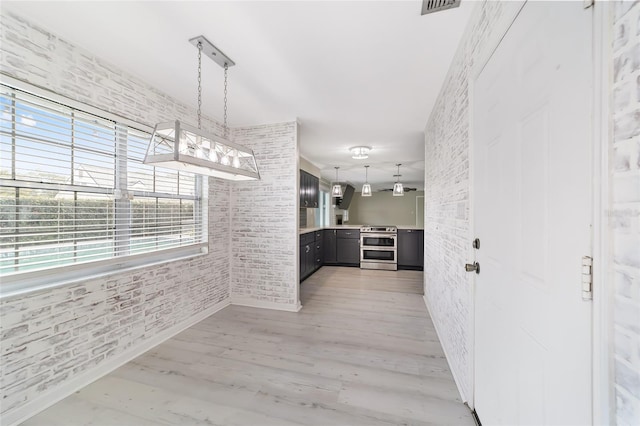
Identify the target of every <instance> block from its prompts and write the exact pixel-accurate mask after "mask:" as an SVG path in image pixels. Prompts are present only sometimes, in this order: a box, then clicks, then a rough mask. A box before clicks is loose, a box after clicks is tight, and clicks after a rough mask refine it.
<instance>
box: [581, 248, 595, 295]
mask: <svg viewBox="0 0 640 426" xmlns="http://www.w3.org/2000/svg"><path fill="white" fill-rule="evenodd" d="M592 299H593V259H592V258H591V257H590V256H583V257H582V300H592Z"/></svg>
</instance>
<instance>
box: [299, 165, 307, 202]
mask: <svg viewBox="0 0 640 426" xmlns="http://www.w3.org/2000/svg"><path fill="white" fill-rule="evenodd" d="M306 174H307V173H306V172H305V171H303V170H300V207H305V205H304V201H305V197H306V196H307V179H306V177H305V176H306Z"/></svg>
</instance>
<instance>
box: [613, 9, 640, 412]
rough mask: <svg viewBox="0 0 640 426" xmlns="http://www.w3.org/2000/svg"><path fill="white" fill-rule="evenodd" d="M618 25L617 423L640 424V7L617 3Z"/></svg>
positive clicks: (615, 210)
mask: <svg viewBox="0 0 640 426" xmlns="http://www.w3.org/2000/svg"><path fill="white" fill-rule="evenodd" d="M610 10H611V20H612V22H613V43H612V51H613V58H612V67H613V99H612V101H613V102H612V104H613V105H612V116H613V117H612V118H613V140H612V141H611V144H610V150H611V158H612V161H611V167H610V182H611V194H612V196H611V206H610V211H611V220H610V232H611V235H612V238H613V241H612V242H613V244H612V248H613V250H612V259H611V263H610V265H611V276H612V285H613V287H614V291H613V292H614V302H613V303H614V307H613V340H614V359H613V371H614V374H613V382H614V385H613V387H614V396H615V413H614V415H615V419H616V422H617V424H619V425H636V424H638V423H640V3H639V2H631V1H625V2H620V1H618V2H616V3H615V4H614V5H613V7H611V9H610Z"/></svg>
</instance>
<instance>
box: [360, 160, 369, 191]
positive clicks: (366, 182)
mask: <svg viewBox="0 0 640 426" xmlns="http://www.w3.org/2000/svg"><path fill="white" fill-rule="evenodd" d="M361 196H362V197H371V185H369V166H364V185H362V193H361Z"/></svg>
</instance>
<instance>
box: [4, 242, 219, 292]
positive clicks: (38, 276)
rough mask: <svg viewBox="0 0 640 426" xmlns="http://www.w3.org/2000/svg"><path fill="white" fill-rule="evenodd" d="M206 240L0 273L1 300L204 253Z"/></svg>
mask: <svg viewBox="0 0 640 426" xmlns="http://www.w3.org/2000/svg"><path fill="white" fill-rule="evenodd" d="M207 253H208V249H207V244H202V245H199V246H195V247H189V248H186V247H182V248H179V249H173V250H167V251H166V252H156V253H146V254H141V255H137V256H131V257H128V258H127V259H126V260H125V259H119V258H112V259H108V260H104V261H98V262H91V263H86V264H79V265H68V266H63V267H60V268H57V269H56V270H52V269H45V270H42V271H34V272H27V273H24V274H16V275H13V276H8V277H2V280H1V282H0V300H6V299H10V298H13V297H19V296H24V295H26V294H31V293H36V292H40V291H45V290H50V289H53V288H56V287H63V286H68V285H72V284H76V283H80V282H83V281H89V280H95V279H101V278H104V277H108V276H111V275H116V274H121V273H123V272H133V271H136V270H140V269H144V268H149V267H153V266H159V265H163V264H167V263H170V262H177V261H181V260H188V259H193V258H197V257H200V256H205V255H206V254H207Z"/></svg>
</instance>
